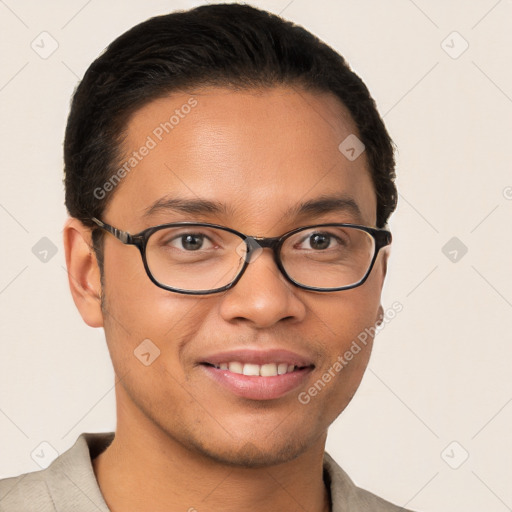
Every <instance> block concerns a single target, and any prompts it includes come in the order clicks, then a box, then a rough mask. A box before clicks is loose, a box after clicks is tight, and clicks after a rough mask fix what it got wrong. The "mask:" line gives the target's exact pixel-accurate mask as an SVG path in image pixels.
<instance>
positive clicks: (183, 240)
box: [165, 233, 213, 251]
mask: <svg viewBox="0 0 512 512" xmlns="http://www.w3.org/2000/svg"><path fill="white" fill-rule="evenodd" d="M165 245H168V246H170V247H175V248H176V249H181V250H185V251H198V250H201V249H203V250H204V249H211V248H212V247H213V244H212V242H211V241H210V239H209V238H208V237H207V236H206V235H204V234H202V233H181V234H180V235H178V236H175V237H174V238H172V239H169V240H168V241H167V242H166V243H165Z"/></svg>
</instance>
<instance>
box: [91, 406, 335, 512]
mask: <svg viewBox="0 0 512 512" xmlns="http://www.w3.org/2000/svg"><path fill="white" fill-rule="evenodd" d="M124 419H126V418H123V416H122V415H121V416H120V415H119V411H118V425H117V429H116V435H115V438H114V440H113V442H112V444H111V445H110V446H109V447H108V448H107V449H106V450H105V451H104V452H103V453H101V454H100V455H99V456H98V457H96V458H95V459H94V460H93V468H94V472H95V475H96V478H97V480H98V484H99V486H100V489H101V492H102V494H103V496H104V498H105V501H106V503H107V505H108V507H109V509H110V510H111V512H121V511H123V512H146V511H147V510H183V511H189V512H203V511H215V512H227V511H228V510H229V511H231V510H244V511H247V512H253V511H254V512H256V511H258V512H259V511H261V510H265V511H268V512H274V511H275V512H277V511H279V512H281V511H282V510H308V511H311V512H329V511H330V507H331V505H330V495H329V491H328V489H327V488H326V486H325V484H324V481H323V454H324V450H325V440H326V436H327V433H326V434H325V435H323V436H321V438H319V439H318V440H317V442H316V443H315V444H314V445H313V446H311V447H310V448H308V449H307V450H306V451H305V452H303V453H302V454H301V455H299V456H298V457H296V458H294V459H293V460H291V461H288V462H285V463H282V464H278V465H273V466H268V467H257V468H254V467H251V468H247V467H239V466H228V465H226V464H222V463H221V462H219V461H217V460H214V459H212V458H211V457H208V456H207V455H205V454H203V453H198V452H197V451H192V450H190V449H189V448H187V447H186V446H184V445H182V444H181V443H179V442H178V441H176V440H175V439H173V438H172V437H170V436H169V435H168V434H167V433H164V432H163V431H162V430H160V429H159V428H158V427H157V426H156V425H154V424H153V423H151V422H149V420H147V418H146V424H143V425H141V424H140V423H137V422H135V421H134V418H133V416H132V417H131V418H130V420H131V421H130V422H128V421H123V420H124Z"/></svg>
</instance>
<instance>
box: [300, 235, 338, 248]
mask: <svg viewBox="0 0 512 512" xmlns="http://www.w3.org/2000/svg"><path fill="white" fill-rule="evenodd" d="M301 244H305V245H306V246H305V247H302V248H303V249H313V250H315V251H323V250H326V249H333V248H334V247H336V246H338V247H340V246H341V247H343V246H345V245H346V244H345V242H344V241H343V240H342V239H340V238H339V237H338V236H336V235H334V234H332V233H328V232H315V233H308V235H307V236H306V237H304V238H303V239H302V240H301V242H300V244H298V245H301Z"/></svg>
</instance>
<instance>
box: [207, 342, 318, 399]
mask: <svg viewBox="0 0 512 512" xmlns="http://www.w3.org/2000/svg"><path fill="white" fill-rule="evenodd" d="M199 367H201V368H202V369H203V371H204V373H205V374H206V376H207V377H208V378H210V379H212V380H213V382H214V383H215V384H216V385H220V387H221V388H222V389H224V390H227V391H228V392H230V393H231V394H233V395H235V396H238V397H241V398H246V399H250V400H272V399H277V398H281V397H283V396H285V395H287V394H290V393H291V392H292V391H293V390H294V389H297V388H299V387H300V386H303V385H304V383H305V381H306V380H307V378H308V376H309V375H310V373H311V372H312V371H313V370H314V368H315V365H314V364H313V363H312V362H311V361H310V360H308V359H307V358H304V357H301V356H299V355H297V354H294V353H292V352H288V351H282V350H273V351H261V350H256V351H254V350H252V351H251V350H240V351H232V352H229V353H224V354H216V355H213V356H211V357H208V358H206V360H204V361H201V362H200V364H199Z"/></svg>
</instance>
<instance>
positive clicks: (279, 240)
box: [91, 217, 392, 295]
mask: <svg viewBox="0 0 512 512" xmlns="http://www.w3.org/2000/svg"><path fill="white" fill-rule="evenodd" d="M91 220H92V221H93V222H94V223H95V224H96V225H97V226H98V227H100V228H101V229H103V230H105V231H106V232H107V233H110V234H111V235H114V236H115V237H116V238H117V239H118V240H119V241H121V242H122V243H123V244H125V245H135V246H136V247H137V248H138V249H139V251H140V254H141V257H142V262H143V264H144V268H145V270H146V274H147V275H148V277H149V279H151V281H152V282H153V283H154V284H155V285H156V286H158V287H159V288H163V289H164V290H168V291H171V292H176V293H182V294H186V295H210V294H212V293H219V292H223V291H226V290H229V289H230V288H233V286H235V285H236V283H238V281H239V280H240V278H241V277H242V275H243V274H244V272H245V270H246V269H247V267H248V266H249V263H250V260H251V255H252V254H253V250H255V249H256V248H257V246H259V247H261V248H269V249H272V251H273V253H274V261H275V263H276V265H277V267H278V268H279V270H280V271H281V273H282V274H283V275H284V277H285V278H286V279H287V280H288V281H289V282H290V283H292V284H293V285H295V286H297V287H298V288H302V289H303V290H312V291H317V292H337V291H342V290H350V289H352V288H356V287H358V286H361V285H362V284H363V283H364V282H365V281H366V280H367V279H368V276H369V275H370V273H371V271H372V269H373V266H374V264H375V261H376V259H377V255H378V254H379V251H380V250H381V249H382V248H383V247H386V246H387V245H390V244H391V241H392V236H391V232H390V231H388V230H387V229H381V228H371V227H368V226H362V225H359V224H347V223H335V222H334V223H328V224H312V225H310V226H301V227H300V228H295V229H293V230H291V231H288V232H287V233H284V234H283V235H281V236H276V237H256V236H249V235H245V234H244V233H240V231H236V230H235V229H231V228H228V227H226V226H220V225H218V224H210V223H207V222H193V221H183V222H173V223H170V224H159V225H158V226H152V227H150V228H147V229H144V230H143V231H140V232H139V233H136V234H134V235H132V234H130V233H128V232H127V231H122V230H121V229H118V228H115V227H114V226H111V225H110V224H107V223H105V222H102V221H101V220H99V219H98V218H96V217H92V218H91ZM180 226H200V227H210V228H216V229H221V230H224V231H227V232H229V233H232V234H234V235H237V236H238V237H239V238H241V239H242V241H244V242H245V244H246V246H247V253H246V257H245V258H244V264H243V266H242V268H241V269H240V271H239V272H238V274H237V276H236V277H235V278H234V279H233V281H231V283H229V284H227V285H225V286H222V287H221V288H215V289H213V290H196V291H194V290H182V289H180V288H172V287H171V286H167V285H164V284H162V283H160V282H158V281H157V280H156V279H155V278H154V277H153V274H152V273H151V270H150V269H149V266H148V262H147V259H146V247H147V244H148V240H149V237H150V236H151V235H152V234H153V233H155V232H157V231H160V230H162V229H166V228H173V227H180ZM329 226H331V227H332V226H336V227H349V228H356V229H359V230H361V231H365V232H366V233H368V234H369V235H371V236H372V238H373V239H374V241H375V247H374V254H373V258H372V261H371V263H370V266H369V267H368V270H367V271H366V274H365V275H364V277H363V278H362V279H361V280H359V281H358V282H357V283H354V284H351V285H348V286H341V287H338V288H317V287H314V286H307V285H304V284H301V283H298V282H297V281H295V280H294V279H293V278H291V277H290V276H289V275H288V273H287V272H286V270H285V268H284V267H283V265H282V263H281V256H280V250H281V247H282V245H283V243H284V242H285V240H286V239H287V238H289V237H290V236H292V235H294V234H295V233H298V232H300V231H304V230H306V229H311V228H322V227H329ZM252 240H254V241H255V242H256V244H257V246H255V245H252V244H251V241H252Z"/></svg>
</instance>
